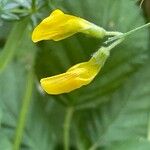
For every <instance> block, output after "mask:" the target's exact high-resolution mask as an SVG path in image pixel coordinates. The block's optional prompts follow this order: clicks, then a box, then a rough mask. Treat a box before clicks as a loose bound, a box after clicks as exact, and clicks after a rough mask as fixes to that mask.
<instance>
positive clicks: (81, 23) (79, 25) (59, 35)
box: [32, 9, 109, 94]
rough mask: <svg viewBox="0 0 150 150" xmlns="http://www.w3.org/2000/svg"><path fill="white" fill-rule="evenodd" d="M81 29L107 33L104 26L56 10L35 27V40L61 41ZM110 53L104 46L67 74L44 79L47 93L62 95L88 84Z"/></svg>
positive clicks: (102, 34) (96, 34) (92, 32)
mask: <svg viewBox="0 0 150 150" xmlns="http://www.w3.org/2000/svg"><path fill="white" fill-rule="evenodd" d="M78 32H82V33H84V34H89V35H91V36H94V37H97V38H103V37H104V36H106V35H107V32H106V31H105V30H104V29H103V28H101V27H98V26H96V25H95V24H93V23H91V22H88V21H86V20H84V19H82V18H79V17H76V16H72V15H68V14H64V13H63V12H62V11H61V10H58V9H57V10H55V11H53V12H52V13H51V15H50V16H48V17H47V18H45V19H44V20H43V21H42V22H41V23H40V24H39V25H38V26H37V27H36V28H35V29H34V31H33V33H32V40H33V42H38V41H41V40H54V41H58V40H62V39H65V38H67V37H69V36H72V35H73V34H75V33H78ZM108 56H109V51H107V50H106V48H104V47H102V48H100V49H99V50H98V51H97V52H96V53H95V54H94V55H93V56H92V58H91V59H90V60H89V61H87V62H83V63H79V64H76V65H74V66H72V67H71V68H70V69H68V70H67V71H66V72H65V73H62V74H59V75H55V76H52V77H47V78H43V79H41V81H40V82H41V86H42V88H43V89H44V90H45V91H46V92H47V93H48V94H62V93H68V92H71V91H73V90H75V89H77V88H80V87H81V86H83V85H87V84H89V83H90V82H91V81H92V80H93V79H94V77H95V76H96V75H97V73H98V72H99V70H100V69H101V67H102V66H103V64H104V62H105V61H106V59H107V58H108Z"/></svg>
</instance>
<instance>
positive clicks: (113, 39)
mask: <svg viewBox="0 0 150 150" xmlns="http://www.w3.org/2000/svg"><path fill="white" fill-rule="evenodd" d="M149 26H150V22H149V23H147V24H144V25H142V26H140V27H137V28H135V29H133V30H131V31H128V32H126V33H124V34H120V35H117V36H114V37H111V38H109V39H108V40H107V41H106V42H105V43H106V44H107V43H109V42H112V41H115V40H117V39H121V38H125V37H126V36H129V35H130V34H132V33H134V32H136V31H138V30H141V29H144V28H147V27H149Z"/></svg>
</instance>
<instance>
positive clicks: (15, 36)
mask: <svg viewBox="0 0 150 150" xmlns="http://www.w3.org/2000/svg"><path fill="white" fill-rule="evenodd" d="M27 23H28V19H27V18H26V19H24V20H22V21H18V22H16V23H15V24H14V26H13V28H12V30H11V32H10V34H9V36H8V40H7V41H6V44H5V46H4V49H3V50H2V52H1V53H0V73H1V72H2V71H3V70H4V69H5V67H6V66H7V64H8V63H9V62H10V61H11V60H12V58H13V56H14V54H15V51H16V50H19V49H18V47H19V44H20V41H21V38H22V36H23V33H24V30H25V29H26V26H27Z"/></svg>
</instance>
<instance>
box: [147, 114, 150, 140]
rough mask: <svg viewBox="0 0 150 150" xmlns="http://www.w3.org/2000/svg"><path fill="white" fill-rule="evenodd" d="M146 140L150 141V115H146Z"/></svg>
mask: <svg viewBox="0 0 150 150" xmlns="http://www.w3.org/2000/svg"><path fill="white" fill-rule="evenodd" d="M147 140H148V141H150V113H148V130H147Z"/></svg>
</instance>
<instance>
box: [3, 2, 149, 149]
mask: <svg viewBox="0 0 150 150" xmlns="http://www.w3.org/2000/svg"><path fill="white" fill-rule="evenodd" d="M30 4H31V3H29V5H30ZM45 4H46V5H47V4H48V6H49V9H47V7H48V6H45V5H43V9H45V10H44V11H45V12H46V13H43V11H42V12H40V11H39V10H38V13H39V14H40V13H41V14H40V15H41V16H47V15H49V13H50V12H52V10H53V9H55V8H60V9H62V10H63V11H65V12H66V13H69V14H72V15H77V16H80V17H83V18H84V19H87V20H89V21H91V22H93V23H95V24H97V25H100V26H102V27H104V28H105V29H107V30H117V31H121V32H126V31H129V30H131V29H133V28H135V27H137V26H140V25H143V24H144V19H143V17H142V13H141V9H140V8H139V7H138V6H136V1H135V0H126V1H124V0H105V1H103V0H61V1H60V0H51V1H50V0H47V1H45ZM37 5H38V3H37ZM32 17H33V16H32ZM34 17H36V16H34ZM36 19H37V18H36ZM26 30H27V33H25V36H24V37H23V39H22V40H21V41H20V43H21V44H20V45H19V47H18V49H17V50H15V52H16V53H15V58H14V59H13V61H12V63H11V64H9V65H8V66H7V67H6V69H5V70H4V72H3V73H2V74H0V104H1V105H0V110H1V111H2V113H0V115H1V114H2V117H1V119H0V123H1V128H0V131H2V132H1V133H2V136H1V135H0V145H1V146H2V149H3V150H7V149H8V150H9V149H11V148H10V147H11V146H12V145H13V142H14V138H15V129H16V126H17V123H18V118H19V114H20V111H21V107H22V104H23V102H22V100H23V96H24V94H25V91H26V83H27V74H28V68H30V67H31V66H32V63H33V60H34V54H35V53H36V59H35V66H34V69H35V77H34V83H35V84H34V90H33V93H32V97H31V103H30V107H29V108H28V113H27V119H26V120H25V129H24V134H23V137H22V141H21V148H20V149H23V150H41V149H42V150H58V149H63V148H62V147H63V145H64V137H63V136H64V135H63V128H64V118H65V115H66V114H65V112H66V110H67V107H68V106H70V105H71V106H73V107H74V109H75V112H74V114H73V118H72V122H71V125H70V127H71V130H70V137H69V139H70V147H71V148H70V149H79V150H88V149H89V148H91V149H90V150H94V149H106V150H110V149H112V150H117V148H119V150H126V149H129V150H130V149H133V148H134V147H135V146H136V147H137V146H138V147H141V148H142V149H144V150H148V149H149V143H148V140H149V136H150V135H149V134H150V133H149V130H150V129H149V108H150V103H149V97H150V95H149V93H150V88H149V84H150V83H149V81H150V71H149V64H150V61H146V59H147V58H148V55H149V54H148V52H147V49H148V48H147V47H148V40H149V39H148V31H147V30H146V29H145V30H142V31H139V32H137V33H134V34H133V35H132V36H130V37H128V38H127V39H126V40H125V41H124V42H123V43H122V44H120V45H119V46H117V47H116V48H114V49H113V50H112V52H111V56H110V58H109V59H108V61H107V63H106V65H105V66H104V67H103V69H102V71H101V72H100V73H99V74H98V76H97V77H96V79H95V80H94V81H93V82H92V83H91V84H89V85H87V86H85V87H82V88H80V89H78V90H76V91H74V92H72V93H69V94H62V95H58V96H51V95H47V94H46V93H43V91H42V90H41V88H40V84H39V80H40V79H41V78H43V77H47V76H52V75H55V74H59V73H62V72H65V71H66V70H67V69H68V68H69V67H71V66H72V65H74V64H76V63H79V62H82V61H87V60H88V59H89V58H90V56H91V55H92V54H93V53H94V52H95V51H96V50H97V49H98V48H99V47H100V46H101V45H102V42H103V41H102V40H99V39H94V38H90V37H86V36H85V35H82V34H77V35H74V36H73V37H71V38H69V39H65V40H63V41H59V42H54V41H47V42H40V43H39V44H37V48H35V45H36V44H33V43H32V41H31V29H29V28H26ZM29 32H30V33H29ZM4 37H5V36H4ZM12 45H15V44H14V43H12ZM10 47H11V42H10ZM37 50H38V51H37ZM144 62H146V63H144ZM27 88H28V87H27ZM1 137H2V138H1ZM142 141H143V142H142ZM10 142H11V143H10ZM116 143H117V144H116ZM122 143H124V144H122ZM11 144H12V145H11ZM127 144H128V146H126V145H127ZM0 149H1V147H0ZM133 150H134V149H133Z"/></svg>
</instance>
